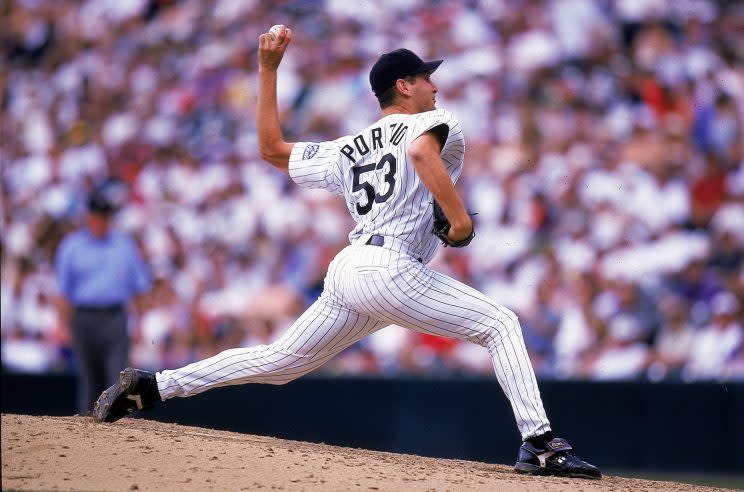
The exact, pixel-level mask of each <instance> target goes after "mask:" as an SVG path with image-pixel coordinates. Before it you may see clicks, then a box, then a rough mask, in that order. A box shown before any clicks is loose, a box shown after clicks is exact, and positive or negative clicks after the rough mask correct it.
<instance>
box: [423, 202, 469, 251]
mask: <svg viewBox="0 0 744 492" xmlns="http://www.w3.org/2000/svg"><path fill="white" fill-rule="evenodd" d="M432 207H433V208H434V228H433V229H432V230H431V233H432V234H434V235H435V236H437V237H438V238H439V239H440V241H442V243H444V246H445V247H447V246H449V247H451V248H464V247H465V246H467V245H468V244H470V241H472V240H473V238H474V237H475V224H473V230H472V231H471V232H470V235H469V236H468V237H466V238H465V239H461V240H460V241H453V240H452V239H450V238H449V236H447V233H448V232H449V230H450V223H449V220H447V216H446V215H444V210H442V207H440V206H439V203H438V202H437V201H436V200H433V201H432ZM469 215H470V216H473V215H475V214H469Z"/></svg>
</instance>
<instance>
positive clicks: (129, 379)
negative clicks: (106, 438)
mask: <svg viewBox="0 0 744 492" xmlns="http://www.w3.org/2000/svg"><path fill="white" fill-rule="evenodd" d="M156 401H160V393H158V383H157V381H156V380H155V374H153V373H151V372H147V371H142V370H139V369H133V368H131V367H127V368H126V369H124V370H123V371H121V372H120V373H119V382H117V383H116V384H114V385H113V386H111V387H110V388H109V389H107V390H106V391H104V392H103V393H101V396H99V397H98V401H96V404H95V405H94V406H93V419H94V420H95V421H96V422H115V421H117V420H119V419H120V418H122V417H124V416H125V415H128V414H130V413H132V412H134V411H137V410H144V409H147V408H151V407H152V405H153V403H154V402H156Z"/></svg>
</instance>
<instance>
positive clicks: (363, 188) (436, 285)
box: [156, 110, 550, 439]
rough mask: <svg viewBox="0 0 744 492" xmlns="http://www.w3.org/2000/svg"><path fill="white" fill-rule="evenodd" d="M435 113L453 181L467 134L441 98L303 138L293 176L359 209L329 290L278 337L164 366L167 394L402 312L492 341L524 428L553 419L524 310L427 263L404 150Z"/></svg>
mask: <svg viewBox="0 0 744 492" xmlns="http://www.w3.org/2000/svg"><path fill="white" fill-rule="evenodd" d="M439 125H446V126H447V128H448V130H449V131H448V133H447V140H446V142H445V143H444V146H443V148H442V152H441V155H442V158H443V160H444V163H445V165H446V166H447V170H448V172H449V175H450V177H451V179H452V181H453V182H455V181H456V180H457V178H458V177H459V176H460V172H461V170H462V161H463V155H464V151H465V146H464V143H463V137H462V131H461V129H460V124H459V123H458V122H457V120H456V119H455V117H454V116H452V114H450V113H449V112H447V111H443V110H438V111H429V112H427V113H420V114H414V115H402V114H393V115H388V116H386V117H384V118H382V119H380V120H379V121H377V122H376V123H375V124H373V125H370V126H369V127H368V128H366V129H365V130H364V131H362V132H361V133H359V134H357V135H350V136H346V137H343V138H340V139H338V140H333V141H330V142H322V143H310V142H300V143H297V144H295V145H294V147H293V148H292V153H291V156H290V162H289V172H290V175H291V176H292V179H294V181H295V182H297V183H298V184H299V185H301V186H304V187H309V188H324V189H326V190H329V191H331V192H334V193H336V194H339V195H343V196H344V197H345V198H346V202H347V206H348V207H349V212H351V215H352V216H353V217H354V219H355V220H356V227H355V228H354V230H353V231H352V232H351V233H350V234H349V240H350V241H351V243H352V244H351V245H349V246H347V247H346V248H344V249H343V250H341V251H340V252H339V253H338V254H337V255H336V257H335V258H334V259H333V261H332V262H331V263H330V264H329V266H328V274H327V275H326V278H325V282H324V286H323V293H322V294H321V296H320V297H319V298H318V299H317V300H316V301H315V302H314V303H313V304H312V306H310V307H309V308H308V309H307V311H305V313H303V314H302V316H300V318H299V319H297V320H296V321H295V322H294V323H293V324H292V326H291V327H289V329H288V330H287V331H286V332H285V333H284V334H283V335H282V336H281V337H280V338H279V339H278V340H276V341H275V342H273V343H271V344H269V345H258V346H256V347H248V348H235V349H229V350H226V351H223V352H221V353H219V354H217V355H215V356H213V357H210V358H208V359H204V360H202V361H199V362H194V363H192V364H189V365H187V366H185V367H182V368H179V369H173V370H165V371H161V372H159V373H157V374H156V379H157V382H158V391H159V393H160V396H161V398H162V399H164V400H165V399H168V398H173V397H175V396H191V395H195V394H198V393H201V392H203V391H206V390H208V389H210V388H214V387H218V386H228V385H233V384H244V383H269V384H284V383H287V382H289V381H291V380H293V379H296V378H298V377H300V376H302V375H303V374H307V373H308V372H310V371H312V370H314V369H316V368H318V367H320V366H321V365H323V364H324V363H325V362H326V361H328V360H329V359H330V358H332V357H333V356H334V355H335V354H337V353H339V352H341V351H343V350H344V349H345V348H347V347H349V346H351V345H352V344H354V343H355V342H357V341H359V340H361V339H362V338H364V337H366V336H367V335H369V334H371V333H374V332H375V331H377V330H379V329H380V328H382V327H384V326H387V325H390V324H397V325H400V326H405V327H407V328H410V329H411V330H416V331H419V332H422V333H429V334H434V335H439V336H445V337H450V338H456V339H459V340H467V341H470V342H472V343H477V344H479V345H482V346H483V347H485V348H486V349H488V352H489V354H490V355H491V359H492V361H493V367H494V371H495V373H496V377H497V379H498V381H499V384H500V385H501V388H502V389H503V390H504V393H505V394H506V396H507V397H508V398H509V401H510V402H511V405H512V409H513V411H514V416H515V418H516V421H517V425H518V427H519V430H520V433H521V434H522V437H523V438H524V439H526V438H528V437H530V436H536V435H539V434H542V433H544V432H546V431H548V430H550V423H549V422H548V419H547V416H546V415H545V410H544V408H543V405H542V401H541V399H540V392H539V390H538V387H537V382H536V380H535V374H534V371H533V370H532V366H531V364H530V359H529V356H528V354H527V349H526V348H525V346H524V340H523V338H522V330H521V327H520V325H519V320H518V319H517V316H516V315H515V314H514V313H513V312H511V311H510V310H509V309H507V308H505V307H503V306H499V305H498V304H497V303H496V302H494V301H493V300H492V299H489V298H488V297H487V296H485V295H483V294H482V293H480V292H478V291H477V290H475V289H473V288H472V287H469V286H467V285H465V284H463V283H461V282H459V281H457V280H455V279H453V278H450V277H448V276H446V275H444V274H442V273H440V272H436V271H434V270H431V269H430V268H429V267H428V266H426V265H425V264H424V263H426V262H428V261H429V260H430V259H431V257H432V256H433V255H434V253H435V252H436V249H437V247H438V245H439V240H438V239H436V237H435V236H434V235H432V234H431V229H432V207H431V203H430V202H431V192H429V190H428V189H427V188H426V186H425V185H424V184H423V183H422V182H421V180H420V179H419V177H418V175H417V173H416V172H415V169H414V167H413V165H412V163H411V162H410V160H409V159H408V155H407V152H406V151H407V149H408V146H409V145H410V143H411V142H412V141H413V140H414V139H415V138H416V137H418V136H420V135H421V134H422V133H424V132H426V131H427V130H431V129H433V128H436V127H438V126H439ZM443 133H444V132H442V134H443ZM437 134H439V132H438V131H437ZM373 234H377V235H380V236H384V242H383V244H379V243H377V244H373V243H368V242H367V241H366V240H365V238H367V237H369V236H370V235H373ZM381 246H382V247H381ZM419 258H420V259H421V261H417V260H418V259H419Z"/></svg>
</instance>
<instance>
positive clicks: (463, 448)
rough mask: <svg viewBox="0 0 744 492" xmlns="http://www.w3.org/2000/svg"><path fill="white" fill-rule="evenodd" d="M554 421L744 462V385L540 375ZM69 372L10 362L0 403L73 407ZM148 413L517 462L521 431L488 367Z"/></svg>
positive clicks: (175, 405)
mask: <svg viewBox="0 0 744 492" xmlns="http://www.w3.org/2000/svg"><path fill="white" fill-rule="evenodd" d="M540 387H541V391H542V394H543V399H544V401H545V406H546V408H547V411H548V416H549V417H550V419H551V421H552V423H553V427H554V429H555V430H556V433H557V434H558V435H561V436H564V437H566V438H567V439H569V440H570V442H571V443H572V444H573V445H574V447H575V448H576V449H577V450H578V453H579V455H582V456H584V457H586V458H588V459H589V460H590V461H592V462H594V463H595V464H597V465H598V466H600V467H605V468H612V469H626V470H630V469H633V470H667V471H685V472H719V473H720V472H725V473H739V474H741V473H744V472H743V471H742V470H744V459H742V458H741V456H742V454H741V452H739V447H740V446H741V443H744V385H742V384H738V385H730V384H729V385H722V384H668V383H667V384H649V383H585V382H571V383H568V382H552V381H551V382H543V383H541V385H540ZM74 396H75V381H74V379H73V377H72V376H70V375H48V376H30V375H16V374H3V376H2V411H3V412H4V413H26V414H35V415H41V414H44V415H72V414H73V413H74V412H75V410H74V402H75V398H74ZM144 415H145V416H147V418H152V419H157V420H162V421H164V422H178V423H181V424H184V425H198V426H204V427H210V428H216V429H227V430H232V431H237V432H245V433H254V434H263V435H271V436H276V437H284V438H289V439H299V440H306V441H313V442H325V443H328V444H338V445H343V446H351V447H363V448H369V449H378V450H386V451H396V452H404V453H415V454H421V455H426V456H440V457H450V458H461V459H470V460H478V461H485V462H493V463H511V462H512V461H514V459H515V458H516V452H517V448H518V446H519V442H520V439H519V435H518V433H517V430H516V426H515V424H514V420H513V417H512V414H511V410H510V408H509V406H508V403H507V401H506V399H505V398H504V396H503V394H502V393H501V390H500V388H499V387H498V384H497V383H496V382H495V381H493V380H487V379H483V380H481V379H477V380H476V379H441V380H440V379H372V378H331V379H329V378H320V377H313V376H308V377H305V378H302V379H300V380H297V381H294V382H292V383H290V384H288V385H286V386H264V385H245V386H234V387H228V388H218V389H216V390H212V391H210V392H207V393H204V394H201V395H198V396H195V397H192V398H184V399H180V398H178V399H175V400H171V401H169V402H168V403H167V404H165V405H161V406H159V407H158V408H157V409H155V410H152V411H150V412H147V413H146V414H144Z"/></svg>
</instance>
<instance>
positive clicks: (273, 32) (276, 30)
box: [269, 24, 284, 39]
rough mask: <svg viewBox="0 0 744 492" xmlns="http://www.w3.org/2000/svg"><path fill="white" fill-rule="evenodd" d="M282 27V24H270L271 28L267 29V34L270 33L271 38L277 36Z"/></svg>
mask: <svg viewBox="0 0 744 492" xmlns="http://www.w3.org/2000/svg"><path fill="white" fill-rule="evenodd" d="M283 27H284V24H276V25H274V26H271V29H269V34H271V39H276V38H278V37H279V33H280V32H282V28H283Z"/></svg>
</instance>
